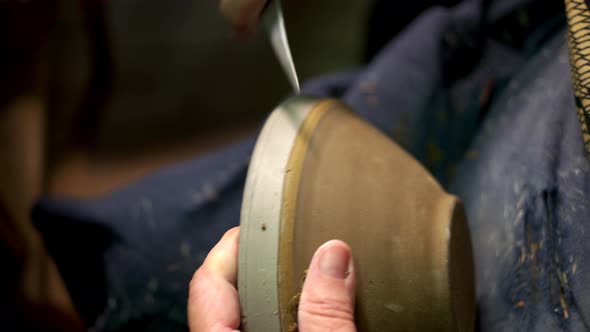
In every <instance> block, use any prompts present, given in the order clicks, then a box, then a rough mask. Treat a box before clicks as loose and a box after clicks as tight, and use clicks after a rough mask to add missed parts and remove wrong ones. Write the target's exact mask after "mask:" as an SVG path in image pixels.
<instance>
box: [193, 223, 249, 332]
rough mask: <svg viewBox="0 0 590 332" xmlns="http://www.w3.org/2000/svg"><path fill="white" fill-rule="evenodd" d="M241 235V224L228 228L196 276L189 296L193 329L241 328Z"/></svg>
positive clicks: (196, 331)
mask: <svg viewBox="0 0 590 332" xmlns="http://www.w3.org/2000/svg"><path fill="white" fill-rule="evenodd" d="M238 234H239V228H238V227H235V228H232V229H230V230H229V231H227V232H226V233H225V235H223V237H222V238H221V240H220V241H219V243H217V245H215V247H213V249H211V251H210V252H209V255H207V258H205V261H204V262H203V265H201V267H200V268H199V269H198V270H197V272H195V274H194V275H193V279H192V280H191V283H190V288H189V299H188V323H189V327H190V330H191V332H221V331H224V332H225V331H237V329H238V328H239V327H240V304H239V302H238V291H237V290H236V279H237V274H238Z"/></svg>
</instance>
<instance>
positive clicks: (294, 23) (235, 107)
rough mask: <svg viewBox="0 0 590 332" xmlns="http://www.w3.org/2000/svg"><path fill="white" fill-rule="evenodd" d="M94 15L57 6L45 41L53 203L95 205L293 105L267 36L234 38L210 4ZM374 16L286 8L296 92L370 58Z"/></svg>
mask: <svg viewBox="0 0 590 332" xmlns="http://www.w3.org/2000/svg"><path fill="white" fill-rule="evenodd" d="M90 3H92V2H90ZM95 3H98V4H95V5H94V6H95V7H94V8H90V10H86V11H85V10H84V8H83V5H81V2H80V1H75V0H66V1H62V2H61V3H60V5H59V7H58V24H57V28H56V29H55V31H53V32H52V34H51V42H50V50H51V54H52V57H51V59H52V60H51V61H52V66H51V68H52V69H51V70H52V72H51V75H50V80H51V82H52V84H51V89H52V91H51V95H52V101H51V107H50V109H51V111H50V113H51V115H50V117H49V119H48V120H49V131H48V133H49V151H48V156H49V169H50V172H49V179H48V180H49V181H48V184H49V188H47V189H48V191H49V192H51V193H54V194H67V195H74V196H79V197H92V196H96V195H100V194H103V193H106V192H108V191H110V190H112V189H114V188H116V187H118V186H120V185H123V184H125V183H127V182H129V181H132V180H133V179H136V178H138V177H140V176H142V175H144V174H146V173H148V172H151V171H153V170H155V169H157V168H158V167H160V166H162V165H163V164H166V163H169V162H173V161H178V160H183V159H187V158H191V157H194V156H196V155H198V154H199V153H201V152H204V151H207V150H208V149H210V148H211V147H213V146H215V147H218V146H219V145H222V144H226V143H229V142H230V141H232V140H234V139H236V138H238V137H240V136H243V135H247V134H249V133H250V132H252V130H255V129H256V128H257V126H259V125H260V124H261V121H262V120H263V119H264V116H265V115H266V114H268V112H269V111H271V110H272V108H273V107H274V106H275V105H276V104H277V103H278V102H279V101H280V100H281V98H284V97H285V96H286V95H288V94H289V93H290V91H289V86H288V84H287V81H286V79H285V77H284V76H283V73H282V72H281V70H280V67H279V65H278V63H277V62H276V60H275V58H274V55H273V53H272V51H271V49H270V47H269V45H268V42H267V40H266V38H265V35H264V33H262V31H259V32H258V33H257V34H256V35H255V36H254V37H253V38H251V39H250V40H238V39H236V38H232V36H231V33H230V29H229V27H228V25H227V23H226V22H224V21H223V19H222V17H221V16H220V15H219V13H218V9H217V2H216V1H214V0H200V1H194V0H182V1H175V2H173V3H168V2H162V1H151V0H149V1H145V0H142V1H137V0H131V1H112V2H105V3H102V4H101V2H100V1H97V2H95ZM91 6H92V5H91ZM371 6H372V3H371V1H370V0H314V1H312V0H297V1H293V0H291V1H285V8H284V9H285V15H286V24H287V29H288V34H289V38H290V42H291V48H292V51H293V53H294V54H293V55H294V58H295V62H296V66H297V70H298V72H299V75H300V79H301V80H302V81H305V80H307V79H309V78H312V77H313V76H316V75H319V74H322V73H327V72H333V71H337V70H343V69H347V68H353V67H355V66H357V65H359V64H360V63H361V62H362V61H363V60H364V59H365V58H366V56H367V53H366V51H367V47H366V45H367V38H366V35H367V33H366V31H367V23H366V22H367V20H368V16H369V11H370V9H371ZM85 12H86V13H88V12H89V13H90V17H89V16H88V14H86V16H85V15H84V13H85ZM101 31H102V32H101ZM91 54H94V58H93V57H91V56H90V55H91ZM105 58H107V60H105ZM97 59H98V60H97ZM105 61H106V62H105ZM91 68H95V71H94V72H93V71H92V70H91ZM96 68H98V70H96ZM91 77H92V78H93V81H94V82H98V83H94V84H95V85H96V86H94V87H91V88H93V89H94V90H97V91H99V93H96V92H95V94H96V95H95V96H91V97H88V95H87V90H88V84H89V79H90V78H91ZM101 81H102V82H103V86H101ZM101 89H105V90H109V91H108V93H105V94H104V95H101V93H100V90H101ZM203 142H206V143H205V144H203Z"/></svg>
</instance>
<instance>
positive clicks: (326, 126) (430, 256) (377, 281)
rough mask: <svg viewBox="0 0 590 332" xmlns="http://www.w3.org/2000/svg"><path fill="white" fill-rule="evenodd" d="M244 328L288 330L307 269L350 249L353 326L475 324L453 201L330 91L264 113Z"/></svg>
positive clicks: (464, 230) (247, 247) (245, 265)
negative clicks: (315, 259)
mask: <svg viewBox="0 0 590 332" xmlns="http://www.w3.org/2000/svg"><path fill="white" fill-rule="evenodd" d="M240 223H241V231H240V244H239V266H238V274H239V275H238V292H239V296H240V305H241V310H242V317H243V320H242V329H244V330H247V331H265V332H266V331H292V330H296V326H297V325H296V322H297V317H296V312H297V304H298V302H297V299H298V294H299V292H300V290H301V286H302V282H303V278H304V274H305V269H307V266H308V265H309V262H310V260H311V257H312V255H313V253H314V251H315V250H316V249H317V248H318V247H319V246H320V245H321V244H322V243H324V242H325V241H328V240H331V239H340V240H343V241H345V242H347V243H348V244H349V245H350V247H351V248H352V252H353V256H354V259H355V266H356V271H357V295H356V296H357V297H356V301H357V303H356V308H355V317H356V323H357V327H358V330H359V331H398V332H402V331H461V332H463V331H472V330H473V326H474V316H475V305H474V282H473V261H472V251H471V242H470V237H469V230H468V226H467V223H466V220H465V215H464V212H463V208H462V206H461V204H460V202H459V200H458V199H457V198H456V197H455V196H452V195H449V194H447V193H446V192H445V191H444V190H443V189H442V188H441V186H440V185H439V184H438V183H437V182H436V180H435V179H434V178H433V177H432V176H431V175H430V174H429V173H428V172H427V171H426V170H425V169H424V168H423V167H422V166H421V165H420V164H419V163H418V162H417V161H416V160H414V159H413V158H412V157H411V156H410V155H409V154H408V153H406V152H405V151H404V150H402V149H401V148H400V147H399V146H398V145H397V144H395V143H394V142H393V141H391V140H390V139H389V138H388V137H387V136H385V135H383V134H382V133H380V132H379V131H378V130H376V129H375V128H373V127H372V126H371V125H369V124H367V123H366V122H364V121H363V120H361V119H360V118H358V117H357V116H356V115H355V114H354V113H352V112H351V111H350V110H349V109H348V108H347V107H346V106H345V105H343V104H342V103H340V102H338V101H336V100H325V99H314V98H306V97H294V98H291V99H288V100H287V101H285V102H284V103H282V104H281V105H280V106H279V107H278V108H277V109H276V110H274V112H273V113H272V114H271V115H270V117H269V118H268V120H267V122H266V124H265V126H264V128H263V130H262V132H261V134H260V137H259V138H258V141H257V143H256V148H255V150H254V154H253V156H252V160H251V163H250V167H249V170H248V177H247V180H246V188H245V191H244V198H243V203H242V213H241V221H240Z"/></svg>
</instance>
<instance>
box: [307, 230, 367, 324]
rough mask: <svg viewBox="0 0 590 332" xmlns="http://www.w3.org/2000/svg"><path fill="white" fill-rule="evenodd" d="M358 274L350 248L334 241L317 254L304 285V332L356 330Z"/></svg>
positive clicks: (329, 242) (320, 249)
mask: <svg viewBox="0 0 590 332" xmlns="http://www.w3.org/2000/svg"><path fill="white" fill-rule="evenodd" d="M354 290H355V273H354V264H353V263H352V254H351V250H350V247H348V245H347V244H346V243H344V242H342V241H339V240H332V241H328V242H326V243H325V244H324V245H322V246H321V247H320V248H319V249H318V250H317V251H316V252H315V254H314V255H313V258H312V259H311V264H310V265H309V270H308V272H307V276H306V278H305V282H304V284H303V291H302V292H301V300H300V303H299V311H298V314H297V317H298V326H299V330H300V331H302V332H314V331H337V332H351V331H356V328H355V325H354Z"/></svg>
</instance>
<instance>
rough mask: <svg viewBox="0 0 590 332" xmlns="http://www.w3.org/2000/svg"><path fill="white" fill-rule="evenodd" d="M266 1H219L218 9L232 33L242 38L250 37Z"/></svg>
mask: <svg viewBox="0 0 590 332" xmlns="http://www.w3.org/2000/svg"><path fill="white" fill-rule="evenodd" d="M266 2H267V0H220V1H219V8H220V10H221V13H222V14H223V16H224V17H225V19H226V20H227V21H228V22H229V23H230V24H231V25H232V27H233V29H234V31H235V32H236V33H237V34H238V35H240V36H243V37H246V36H249V35H251V34H252V33H253V32H254V30H255V29H256V26H257V25H258V21H259V20H260V14H261V12H262V9H263V8H264V5H265V4H266Z"/></svg>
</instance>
